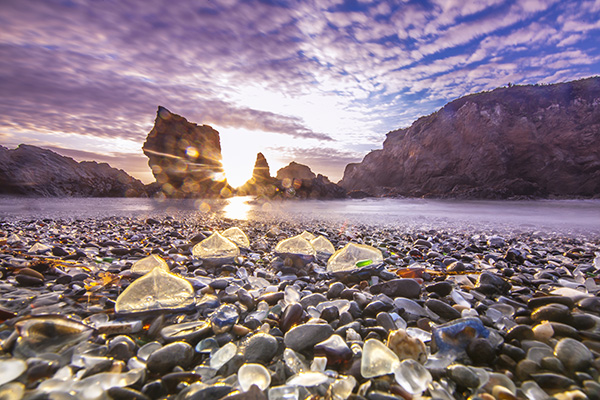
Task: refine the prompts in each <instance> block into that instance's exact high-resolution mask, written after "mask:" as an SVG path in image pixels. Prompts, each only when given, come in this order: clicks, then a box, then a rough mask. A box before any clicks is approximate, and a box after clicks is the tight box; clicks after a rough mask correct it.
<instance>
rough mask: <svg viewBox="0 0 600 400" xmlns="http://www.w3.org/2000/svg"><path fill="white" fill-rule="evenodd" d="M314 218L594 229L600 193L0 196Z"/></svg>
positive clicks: (14, 213)
mask: <svg viewBox="0 0 600 400" xmlns="http://www.w3.org/2000/svg"><path fill="white" fill-rule="evenodd" d="M199 214H204V215H215V216H218V217H225V218H231V219H240V220H260V221H263V220H267V221H268V220H275V221H289V222H303V223H313V222H318V223H320V224H327V223H331V224H351V225H353V226H358V225H377V226H382V227H383V226H385V227H389V226H406V227H422V228H424V229H431V228H433V229H438V228H459V229H469V228H474V229H486V230H497V231H502V230H511V231H514V230H521V231H538V230H539V231H546V232H558V233H561V232H562V233H572V232H579V233H600V200H536V201H475V200H471V201H464V200H460V201H459V200H425V199H362V200H334V201H319V200H308V201H287V202H272V203H265V204H258V203H254V202H253V201H252V198H249V197H235V198H232V199H228V200H205V201H204V200H167V201H158V200H154V199H137V198H136V199H126V198H125V199H124V198H14V197H0V220H25V219H39V218H54V219H57V218H61V219H82V218H83V219H84V218H102V217H111V216H127V217H161V216H165V215H172V216H174V217H182V216H183V217H194V216H196V215H199Z"/></svg>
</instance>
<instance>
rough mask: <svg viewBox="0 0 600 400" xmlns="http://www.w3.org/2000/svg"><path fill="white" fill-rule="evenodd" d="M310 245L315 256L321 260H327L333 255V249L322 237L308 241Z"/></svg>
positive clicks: (327, 240)
mask: <svg viewBox="0 0 600 400" xmlns="http://www.w3.org/2000/svg"><path fill="white" fill-rule="evenodd" d="M310 244H311V245H312V247H313V248H314V249H315V251H316V252H317V255H318V256H319V257H322V258H329V257H330V256H331V255H332V254H333V253H335V247H333V244H331V242H330V241H329V239H327V238H326V237H324V236H321V235H319V236H317V237H316V238H314V239H312V240H311V241H310Z"/></svg>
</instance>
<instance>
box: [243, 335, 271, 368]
mask: <svg viewBox="0 0 600 400" xmlns="http://www.w3.org/2000/svg"><path fill="white" fill-rule="evenodd" d="M278 348H279V344H278V342H277V339H276V338H275V337H274V336H272V335H269V334H268V333H257V334H255V335H253V336H251V337H250V338H249V339H248V341H247V342H246V344H245V347H244V358H245V360H246V362H248V363H257V362H258V363H265V364H266V363H269V362H270V361H271V360H272V359H273V357H274V356H275V354H277V349H278Z"/></svg>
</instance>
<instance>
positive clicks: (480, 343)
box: [466, 338, 496, 365]
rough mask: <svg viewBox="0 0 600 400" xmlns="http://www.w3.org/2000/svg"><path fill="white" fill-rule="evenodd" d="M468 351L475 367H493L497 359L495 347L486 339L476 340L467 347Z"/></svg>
mask: <svg viewBox="0 0 600 400" xmlns="http://www.w3.org/2000/svg"><path fill="white" fill-rule="evenodd" d="M466 351H467V355H468V356H469V358H470V359H471V361H473V364H475V365H492V364H493V362H494V359H495V358H496V352H495V350H494V347H493V346H492V344H491V343H490V341H489V340H488V339H486V338H474V339H473V340H471V341H470V342H469V344H468V345H467V348H466Z"/></svg>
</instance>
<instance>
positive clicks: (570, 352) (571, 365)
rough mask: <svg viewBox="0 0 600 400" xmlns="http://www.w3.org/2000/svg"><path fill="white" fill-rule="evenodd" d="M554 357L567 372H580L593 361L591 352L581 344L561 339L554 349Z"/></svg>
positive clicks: (572, 340)
mask: <svg viewBox="0 0 600 400" xmlns="http://www.w3.org/2000/svg"><path fill="white" fill-rule="evenodd" d="M554 355H555V356H556V357H557V358H558V359H559V360H560V361H561V362H562V363H563V365H564V366H565V368H566V369H567V371H582V370H584V369H585V368H587V367H588V366H589V365H590V364H591V363H592V361H593V359H594V356H593V354H592V352H591V351H590V350H589V349H588V348H587V347H585V345H584V344H582V343H581V342H579V341H577V340H575V339H571V338H564V339H561V340H560V341H559V342H558V343H556V346H555V347H554Z"/></svg>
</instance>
